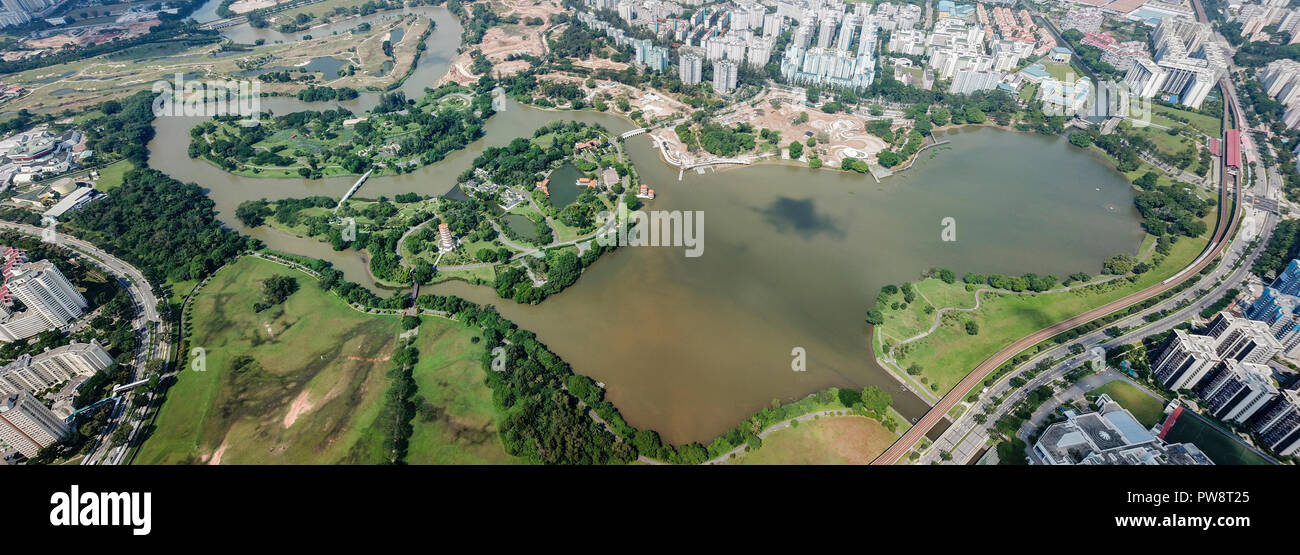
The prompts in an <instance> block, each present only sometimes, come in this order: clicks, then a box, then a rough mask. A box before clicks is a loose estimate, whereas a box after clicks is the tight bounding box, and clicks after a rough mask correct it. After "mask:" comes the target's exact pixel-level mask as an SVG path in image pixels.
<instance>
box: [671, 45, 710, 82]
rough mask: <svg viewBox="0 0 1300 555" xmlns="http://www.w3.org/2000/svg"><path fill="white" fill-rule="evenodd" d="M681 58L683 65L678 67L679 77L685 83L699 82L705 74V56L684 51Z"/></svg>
mask: <svg viewBox="0 0 1300 555" xmlns="http://www.w3.org/2000/svg"><path fill="white" fill-rule="evenodd" d="M680 60H681V67H679V68H678V69H677V77H678V78H679V79H681V80H682V83H683V84H685V85H694V84H696V83H699V82H700V80H701V79H702V75H703V74H704V57H703V56H700V55H699V54H696V53H694V52H682V53H681V56H680Z"/></svg>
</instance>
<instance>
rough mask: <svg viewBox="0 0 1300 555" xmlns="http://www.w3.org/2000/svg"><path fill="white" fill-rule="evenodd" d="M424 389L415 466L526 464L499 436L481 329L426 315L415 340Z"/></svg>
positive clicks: (411, 459)
mask: <svg viewBox="0 0 1300 555" xmlns="http://www.w3.org/2000/svg"><path fill="white" fill-rule="evenodd" d="M415 345H416V348H417V349H419V351H420V359H419V362H417V363H416V365H415V369H414V371H413V374H414V377H415V383H416V385H417V386H418V387H419V391H418V393H417V395H418V398H417V407H416V417H415V429H414V432H413V433H412V435H411V443H410V447H409V451H408V453H407V455H406V462H408V463H410V464H505V463H510V464H524V463H525V462H526V461H524V460H523V459H520V458H516V457H512V456H510V455H508V454H506V452H505V448H504V447H503V446H502V445H501V440H500V439H499V437H498V436H497V411H496V407H495V406H493V404H492V390H491V389H488V386H487V385H486V384H485V383H484V382H483V366H482V363H481V362H480V357H482V355H483V345H484V343H482V338H481V336H480V335H479V333H478V331H477V330H476V329H473V328H468V327H464V326H460V325H456V324H454V323H451V322H448V321H447V320H444V319H442V318H438V317H432V316H426V317H424V318H423V323H422V324H421V326H420V335H419V336H418V337H417V338H416V340H415Z"/></svg>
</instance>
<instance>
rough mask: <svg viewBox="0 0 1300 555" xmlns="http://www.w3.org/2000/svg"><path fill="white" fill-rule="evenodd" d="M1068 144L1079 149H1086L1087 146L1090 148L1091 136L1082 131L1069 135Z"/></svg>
mask: <svg viewBox="0 0 1300 555" xmlns="http://www.w3.org/2000/svg"><path fill="white" fill-rule="evenodd" d="M1070 144H1072V145H1074V146H1077V147H1079V148H1088V147H1089V146H1092V135H1089V134H1087V133H1084V132H1082V131H1075V132H1074V133H1070Z"/></svg>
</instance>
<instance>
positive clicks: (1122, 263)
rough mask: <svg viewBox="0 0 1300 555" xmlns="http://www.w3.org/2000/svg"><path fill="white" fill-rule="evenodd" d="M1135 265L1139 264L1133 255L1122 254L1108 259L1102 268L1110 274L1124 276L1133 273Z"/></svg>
mask: <svg viewBox="0 0 1300 555" xmlns="http://www.w3.org/2000/svg"><path fill="white" fill-rule="evenodd" d="M1135 264H1137V259H1136V258H1134V257H1133V255H1130V254H1123V253H1121V254H1117V255H1115V256H1112V257H1110V258H1107V259H1106V261H1105V262H1104V263H1102V268H1103V269H1104V270H1105V271H1106V273H1108V274H1115V275H1124V274H1127V273H1129V272H1130V271H1132V270H1133V266H1134V265H1135Z"/></svg>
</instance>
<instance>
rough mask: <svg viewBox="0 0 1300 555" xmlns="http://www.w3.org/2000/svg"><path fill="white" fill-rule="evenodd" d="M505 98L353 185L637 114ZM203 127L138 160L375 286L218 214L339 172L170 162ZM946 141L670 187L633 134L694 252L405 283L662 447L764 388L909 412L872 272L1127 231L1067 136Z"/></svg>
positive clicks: (310, 187)
mask: <svg viewBox="0 0 1300 555" xmlns="http://www.w3.org/2000/svg"><path fill="white" fill-rule="evenodd" d="M420 9H421V10H426V11H428V12H429V13H432V14H434V17H435V19H436V20H437V21H438V29H437V30H435V31H434V32H433V34H432V35H431V36H430V38H429V50H428V52H426V54H425V55H424V56H423V57H422V58H421V60H420V61H419V66H418V68H417V71H416V74H415V76H413V77H412V79H410V80H408V82H407V83H405V84H404V85H403V90H407V91H409V92H408V93H407V94H408V97H409V96H412V94H413V93H418V91H420V90H422V89H423V87H425V86H430V85H432V83H433V82H434V81H436V79H437V78H438V77H439V76H440V75H441V74H442V73H441V72H445V71H446V67H447V60H449V59H450V58H451V57H452V56H454V53H455V46H456V44H458V43H459V40H460V38H459V35H460V29H459V27H458V26H456V25H455V19H454V18H452V17H451V16H450V14H448V13H446V10H445V9H442V8H420ZM241 28H242V26H241V27H237V28H235V29H241ZM259 31H265V30H259ZM453 36H454V39H451V38H448V37H453ZM373 102H374V96H373V95H364V96H363V98H361V99H358V100H356V101H352V102H349V103H342V105H344V106H349V107H354V108H353V109H361V107H364V106H367V105H372V104H373ZM263 104H264V107H269V108H271V109H273V110H274V111H275V113H277V114H280V113H287V112H290V111H294V110H302V109H312V110H321V109H327V108H331V107H333V106H334V105H336V103H311V104H307V103H301V102H298V101H297V100H293V99H284V98H276V99H267V100H265V101H264V102H263ZM502 107H503V110H502V111H501V112H500V113H498V114H497V115H495V116H493V117H492V118H491V119H490V120H489V122H488V124H487V126H486V137H485V138H484V139H482V140H479V141H477V142H475V143H473V144H471V145H470V146H469V147H468V148H466V149H464V150H462V151H458V152H455V153H452V154H451V155H449V156H448V157H447V158H446V159H445V160H443V161H442V162H440V163H438V164H436V165H433V166H427V167H424V168H421V169H419V170H417V171H415V172H413V173H409V174H405V175H401V176H382V177H376V178H371V179H370V180H369V181H368V182H367V183H366V184H365V185H364V186H363V187H362V188H361V190H360V191H359V193H358V196H359V197H362V198H374V197H377V196H379V195H388V196H390V197H391V196H393V195H396V194H398V193H404V192H410V191H414V192H418V193H421V194H444V193H447V192H448V191H449V190H451V189H452V188H453V187H454V185H455V183H454V180H455V176H457V175H459V174H460V173H461V172H462V171H463V170H464V169H466V168H467V167H469V165H470V164H471V163H472V161H473V159H474V157H476V156H477V155H478V154H479V153H480V152H482V150H483V149H484V148H486V147H488V146H500V145H504V144H506V143H508V142H509V141H510V140H512V139H514V138H515V137H518V136H531V134H532V131H533V130H534V129H537V128H538V127H540V126H542V125H545V124H546V123H549V122H551V121H555V120H569V119H574V120H580V121H584V122H588V123H597V124H601V125H604V126H605V127H606V128H607V129H609V130H611V131H614V132H622V131H625V130H628V129H631V128H633V125H632V124H631V123H629V122H627V121H626V120H623V119H622V118H620V117H617V116H613V115H609V114H600V113H595V112H577V113H563V112H553V111H544V110H539V109H535V108H532V107H529V106H525V105H521V104H518V103H515V102H513V101H507V102H505V103H504V105H503V106H502ZM199 121H201V120H200V119H199V118H179V117H169V118H159V119H158V120H157V130H158V136H157V137H156V138H155V139H154V141H153V142H151V143H150V153H151V156H150V165H151V166H153V167H155V168H158V169H160V170H162V171H165V172H167V173H169V174H171V175H172V176H174V177H176V178H178V179H181V180H183V181H194V182H197V183H199V184H200V185H202V186H203V187H205V188H206V189H207V191H208V193H209V195H210V196H211V197H212V198H213V200H214V201H215V202H216V205H217V210H218V212H219V217H220V218H221V220H222V221H223V222H225V223H226V224H227V225H229V226H230V227H232V228H234V229H237V230H239V231H241V232H245V233H248V234H250V235H252V236H254V237H258V238H259V239H262V240H263V241H265V242H266V243H267V244H268V245H269V246H271V247H272V248H275V249H279V250H284V251H288V252H294V253H299V254H303V255H306V256H312V257H318V258H323V259H326V260H329V261H331V262H333V263H334V264H335V265H336V267H338V268H339V269H341V270H343V271H344V273H345V274H346V276H347V278H348V279H350V280H352V281H356V282H358V283H362V284H365V285H368V286H371V287H373V286H374V284H373V282H372V281H371V280H369V278H368V276H367V275H366V271H365V259H364V258H363V257H362V256H361V255H359V254H357V253H351V252H344V253H338V252H335V251H333V250H331V249H330V248H329V246H327V245H325V244H323V243H320V242H317V241H314V240H311V239H298V238H294V237H290V236H287V235H285V234H283V233H279V232H276V231H274V230H271V229H269V228H259V229H256V230H248V229H246V228H244V226H243V225H242V224H240V223H239V222H238V221H237V220H236V219H235V218H234V209H235V207H236V206H238V204H239V203H240V202H243V201H245V200H250V199H257V198H268V199H277V198H286V197H303V196H309V195H330V196H334V197H338V196H341V195H342V194H343V193H344V192H345V191H346V190H347V189H348V187H350V186H351V185H352V183H353V181H355V178H353V177H340V178H329V179H322V180H304V179H267V178H251V177H240V176H234V175H230V174H228V173H226V172H223V171H221V170H220V169H218V168H216V167H214V166H212V165H210V164H207V163H205V162H201V161H195V160H191V159H189V158H188V156H186V153H185V151H186V147H187V145H188V141H189V136H188V129H189V128H190V127H191V126H193V125H194V124H196V123H198V122H199ZM942 138H947V139H950V140H951V143H950V144H949V145H945V146H943V147H937V148H935V149H932V150H930V151H927V152H925V153H923V154H922V155H921V157H920V160H919V161H918V162H917V164H916V166H915V167H914V168H912V169H911V170H908V171H906V172H903V173H900V174H898V175H896V176H894V177H890V178H887V179H885V180H884V181H883V182H880V183H877V182H876V181H875V180H874V179H873V178H872V177H871V176H869V175H862V174H855V173H840V172H835V171H828V170H813V169H810V168H806V167H794V166H778V165H768V166H755V167H748V168H741V169H735V170H729V171H723V172H718V173H712V172H710V173H705V174H697V173H694V172H690V173H688V174H687V175H686V176H685V178H684V180H682V181H678V179H677V170H676V169H674V168H671V167H669V166H668V165H666V164H664V163H663V162H662V161H661V160H660V158H659V155H658V152H657V151H656V150H655V149H654V148H653V146H652V145H651V142H650V141H649V140H648V139H647V138H645V137H643V136H638V137H633V138H630V139H628V140H627V141H626V145H625V146H626V151H627V152H628V155H629V156H630V157H631V159H632V161H633V163H634V164H636V167H637V169H638V171H639V172H640V175H641V176H642V180H643V182H645V183H646V184H648V185H649V186H650V187H651V188H654V189H656V191H657V193H658V194H659V197H658V198H657V199H656V200H653V201H647V202H646V208H645V209H646V210H682V211H701V212H703V214H704V220H705V224H706V225H705V226H704V233H703V236H702V237H703V244H704V246H705V249H704V252H703V255H702V256H700V257H698V258H688V257H686V256H684V252H683V249H682V248H680V247H678V248H672V247H639V248H634V247H629V248H623V249H620V250H619V251H617V252H616V253H614V254H612V255H608V256H606V257H605V258H603V259H602V260H600V261H599V262H597V263H596V264H594V265H593V266H592V267H591V268H589V269H588V270H587V271H586V272H585V273H584V274H583V276H582V277H581V278H580V279H579V281H578V282H577V283H576V284H575V285H574V286H572V287H571V288H569V289H568V290H566V291H565V292H563V293H560V294H558V295H555V296H552V297H551V298H549V299H547V300H546V301H545V302H543V303H542V304H540V305H537V306H529V305H517V304H515V303H514V302H512V301H509V300H505V299H499V298H497V297H496V294H495V292H494V291H493V290H492V289H490V288H487V287H475V286H470V285H468V284H466V283H463V282H448V283H442V284H438V285H434V286H431V287H425V288H421V292H432V293H439V294H454V295H458V296H461V297H464V298H467V299H470V300H473V301H475V302H479V303H483V304H490V305H494V306H496V307H497V308H498V310H500V311H501V312H502V314H503V315H505V316H506V317H508V318H510V319H511V320H513V321H515V322H517V323H518V324H519V325H520V326H522V327H524V328H526V329H529V330H532V331H534V332H536V333H537V335H538V337H539V338H540V339H541V340H542V341H544V342H545V343H547V344H548V345H549V346H550V347H551V348H552V349H553V350H554V351H555V352H556V353H558V354H559V355H560V356H562V357H564V359H565V360H566V361H568V362H569V363H571V364H572V365H573V367H574V369H575V371H577V372H579V373H581V374H585V375H588V376H591V377H592V378H593V379H595V380H597V381H601V382H604V383H605V384H606V387H607V391H608V397H609V398H610V400H611V401H612V402H614V404H615V405H617V406H618V408H619V409H620V410H621V411H622V413H623V415H624V416H625V417H626V418H627V420H628V422H629V423H631V424H633V425H635V426H638V427H645V428H652V429H655V430H657V431H658V432H659V433H660V434H662V435H663V437H664V439H665V440H668V441H672V442H675V443H681V442H687V441H697V440H698V441H704V442H707V441H710V440H711V439H712V438H713V437H715V436H716V435H717V434H719V433H721V432H723V431H725V430H727V429H729V428H731V427H734V426H736V425H737V424H738V423H740V422H741V420H743V419H745V418H747V417H748V416H749V415H751V414H752V413H753V412H755V411H757V410H759V409H761V408H762V407H764V406H767V405H768V404H769V403H771V402H772V400H773V399H780V400H791V399H796V398H799V397H802V396H803V395H806V394H808V393H811V392H814V391H817V390H820V389H824V388H826V387H828V386H851V387H863V386H866V385H878V386H881V387H883V388H885V389H886V390H887V391H889V392H890V393H891V394H892V395H893V396H894V398H895V402H894V405H895V407H896V408H897V409H898V410H899V411H900V412H901V413H902V414H903V415H904V416H906V417H908V418H915V417H919V416H920V415H921V414H923V413H924V412H925V410H926V409H927V408H928V405H927V404H926V403H925V402H924V401H922V400H921V399H919V398H917V397H916V396H914V395H912V394H911V393H909V392H906V391H901V390H900V387H899V385H898V383H897V382H896V381H895V380H894V379H893V378H892V377H891V376H889V375H888V374H887V373H886V372H885V371H884V370H883V369H881V368H879V367H877V366H876V364H875V362H874V358H873V356H872V350H871V344H870V335H869V329H868V326H867V325H866V324H865V323H864V322H863V315H864V313H865V311H866V309H867V308H869V306H870V305H871V304H872V303H873V302H874V299H875V296H876V293H877V292H878V291H879V289H880V287H881V286H883V285H885V284H888V283H895V284H897V283H901V282H904V281H909V280H915V279H917V278H918V277H919V276H920V274H921V272H923V271H925V270H927V269H929V268H933V267H940V266H941V267H946V268H949V269H952V270H954V271H956V272H957V273H958V275H960V274H962V273H964V272H968V271H973V272H979V273H994V272H996V273H1004V274H1021V273H1025V272H1035V273H1039V274H1046V273H1051V274H1055V275H1057V276H1065V275H1066V274H1069V273H1072V272H1078V271H1086V272H1089V273H1097V272H1098V271H1100V268H1101V261H1102V260H1103V259H1104V258H1106V257H1107V256H1110V255H1113V254H1116V253H1119V252H1127V253H1134V252H1136V250H1137V246H1138V243H1139V242H1140V240H1141V237H1142V231H1141V229H1140V227H1139V225H1138V218H1137V214H1136V210H1135V209H1134V208H1133V202H1132V200H1133V192H1132V189H1131V186H1130V185H1129V184H1128V182H1127V180H1126V179H1124V177H1123V176H1122V175H1121V174H1119V173H1117V172H1116V171H1114V169H1113V168H1112V166H1111V165H1110V164H1109V163H1108V162H1106V161H1105V160H1102V159H1100V158H1099V157H1097V156H1095V155H1093V154H1091V153H1088V152H1085V151H1081V150H1079V149H1077V148H1074V147H1072V146H1070V145H1069V144H1068V141H1066V140H1065V139H1063V138H1060V137H1045V136H1040V135H1035V134H1026V133H1017V132H1012V131H1005V130H1000V129H994V128H978V129H964V130H960V131H956V132H951V133H947V134H945V135H944V136H943V137H942ZM555 187H556V186H555V185H553V186H552V188H553V189H554V188H555ZM945 218H953V219H954V220H955V222H956V233H957V235H956V237H957V240H956V241H952V242H945V241H943V240H942V239H941V231H942V229H943V227H942V226H941V223H940V222H941V221H942V220H944V219H945ZM795 347H802V348H803V349H804V350H805V351H806V353H807V362H808V365H807V371H805V372H793V371H792V370H791V365H790V363H791V359H792V356H791V350H792V349H794V348H795Z"/></svg>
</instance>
